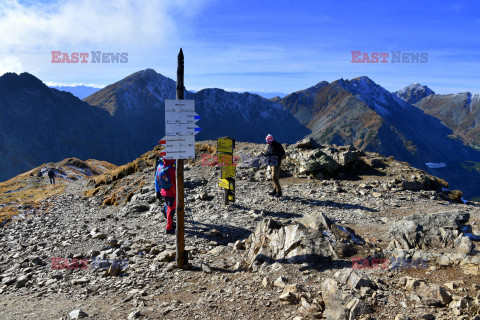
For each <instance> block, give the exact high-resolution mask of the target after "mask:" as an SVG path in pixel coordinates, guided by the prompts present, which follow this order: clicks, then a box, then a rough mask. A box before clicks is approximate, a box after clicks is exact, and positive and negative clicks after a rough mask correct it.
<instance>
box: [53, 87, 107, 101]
mask: <svg viewBox="0 0 480 320" xmlns="http://www.w3.org/2000/svg"><path fill="white" fill-rule="evenodd" d="M50 88H53V89H57V90H60V91H67V92H70V93H71V94H73V95H74V96H75V97H77V98H79V99H83V98H86V97H88V96H89V95H91V94H94V93H95V92H97V91H98V90H100V88H96V87H92V86H85V85H80V86H50Z"/></svg>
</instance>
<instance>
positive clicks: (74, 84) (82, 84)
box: [43, 81, 105, 89]
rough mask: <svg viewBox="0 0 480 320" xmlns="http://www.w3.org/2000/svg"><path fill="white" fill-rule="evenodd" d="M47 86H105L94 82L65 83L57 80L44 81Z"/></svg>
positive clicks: (100, 87) (99, 87)
mask: <svg viewBox="0 0 480 320" xmlns="http://www.w3.org/2000/svg"><path fill="white" fill-rule="evenodd" d="M43 83H45V84H46V85H47V86H49V87H79V86H86V87H92V88H98V89H102V88H105V86H102V85H98V84H94V83H63V82H55V81H44V82H43Z"/></svg>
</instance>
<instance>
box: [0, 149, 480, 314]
mask: <svg viewBox="0 0 480 320" xmlns="http://www.w3.org/2000/svg"><path fill="white" fill-rule="evenodd" d="M263 147H264V146H261V145H256V144H250V143H238V144H237V148H236V149H235V151H236V152H238V156H239V160H238V166H237V178H236V189H237V190H236V203H235V204H231V205H229V206H225V205H224V204H223V192H222V190H220V189H219V188H218V186H217V184H218V180H217V178H218V175H219V167H218V166H217V165H215V161H214V156H213V154H214V151H215V150H214V148H213V142H212V141H206V142H202V143H200V144H199V146H198V148H197V149H198V150H197V151H198V155H197V161H196V162H191V163H188V164H187V165H186V171H185V187H186V190H185V195H186V200H187V202H186V204H187V205H188V208H187V210H186V211H185V214H186V223H185V226H186V230H185V243H186V250H187V251H188V262H189V264H188V267H187V268H185V269H181V270H180V269H177V268H176V264H175V236H174V235H167V234H165V221H164V220H165V219H164V217H163V214H162V213H161V212H160V203H159V202H158V200H157V199H156V198H155V192H154V185H153V166H152V163H153V161H154V156H155V154H156V152H157V151H158V150H154V151H152V152H150V153H147V154H145V155H144V156H142V157H141V158H139V159H137V160H136V161H135V162H134V163H132V164H128V165H125V166H123V167H119V168H112V170H113V171H111V172H110V173H109V172H108V171H104V170H103V171H101V172H100V173H104V174H103V175H97V176H92V177H90V178H91V180H90V181H89V182H88V181H87V180H86V179H78V180H66V179H60V180H59V182H60V185H65V188H64V191H63V192H61V193H58V194H54V195H51V196H49V197H47V198H46V199H44V200H42V201H41V203H39V205H38V207H37V209H36V210H35V212H34V213H32V214H30V215H27V218H26V219H22V220H18V221H15V220H12V221H10V223H7V224H5V226H4V227H3V228H2V229H1V231H0V306H1V308H0V319H79V318H86V319H298V320H300V319H338V320H340V319H392V320H393V319H395V320H401V319H411V320H413V319H480V312H479V310H480V300H479V299H480V283H479V275H480V268H479V267H480V255H479V254H478V253H479V252H478V251H477V250H476V249H477V248H476V246H475V244H476V243H477V242H476V241H477V236H476V235H478V234H480V230H478V223H479V222H480V208H479V206H478V204H477V203H471V202H470V203H464V202H463V201H461V193H459V192H457V191H448V190H447V189H446V187H447V185H446V183H445V182H444V181H442V180H441V179H437V178H435V177H432V176H429V175H427V174H425V173H424V172H423V171H421V170H418V169H415V168H412V167H410V166H409V165H408V164H406V163H402V162H398V161H395V160H394V159H393V158H386V157H382V156H381V155H378V154H374V153H367V152H361V151H358V150H355V149H354V148H352V147H335V146H329V147H321V146H316V145H315V144H314V143H313V141H310V140H304V141H301V142H299V143H297V144H295V145H290V146H288V148H287V149H286V150H287V159H286V160H285V162H284V164H283V165H282V168H283V172H282V174H281V177H282V179H281V183H282V186H283V189H284V190H283V194H284V196H283V197H282V198H280V199H276V198H273V197H270V196H268V195H267V192H268V191H269V190H270V188H271V183H270V182H269V181H268V179H267V174H266V170H265V169H266V168H265V167H263V166H261V163H259V162H261V161H260V159H261V158H260V153H261V151H262V149H263ZM212 159H213V160H212ZM47 188H48V187H47ZM11 206H13V205H11ZM15 206H16V209H17V210H18V211H19V212H20V213H22V212H23V211H25V210H27V209H25V208H23V207H22V205H21V204H18V203H17V204H15ZM189 209H190V210H189ZM192 217H193V221H192Z"/></svg>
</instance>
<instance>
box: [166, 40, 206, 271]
mask: <svg viewBox="0 0 480 320" xmlns="http://www.w3.org/2000/svg"><path fill="white" fill-rule="evenodd" d="M183 62H184V58H183V51H182V49H180V52H179V53H178V65H177V99H176V100H165V138H164V139H162V140H160V141H159V143H160V144H163V145H164V146H165V149H164V150H163V151H162V152H161V153H160V155H161V156H164V157H165V158H167V159H176V161H177V169H176V178H177V190H176V191H177V192H176V211H177V229H176V232H175V233H176V236H177V237H176V245H177V250H176V257H175V259H176V262H177V268H183V266H184V264H185V263H187V261H186V255H185V199H184V187H183V180H184V163H183V160H184V159H195V135H196V134H197V133H198V132H199V131H200V128H199V127H197V125H195V122H197V121H198V120H199V119H200V116H199V115H198V114H196V113H195V101H193V100H183V99H184V92H185V86H184V84H183V83H184V82H183V78H184V67H183Z"/></svg>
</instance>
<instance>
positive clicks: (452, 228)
mask: <svg viewBox="0 0 480 320" xmlns="http://www.w3.org/2000/svg"><path fill="white" fill-rule="evenodd" d="M469 219H470V214H469V213H468V212H464V211H460V210H454V211H445V212H437V213H432V214H414V215H410V216H408V217H405V218H403V219H402V220H400V221H397V222H395V223H393V224H392V225H391V226H390V230H389V232H390V234H391V235H392V237H393V239H394V240H396V241H397V243H399V244H400V245H401V248H403V249H405V250H408V249H412V248H420V249H425V248H428V247H433V248H446V247H450V248H451V247H454V246H455V240H456V239H457V237H458V236H459V235H462V234H463V231H464V230H468V229H469V228H468V226H467V225H466V223H467V222H468V220H469ZM457 246H461V247H462V250H464V251H465V250H467V249H468V248H470V246H469V244H468V243H467V241H465V240H464V241H461V240H460V241H457Z"/></svg>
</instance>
